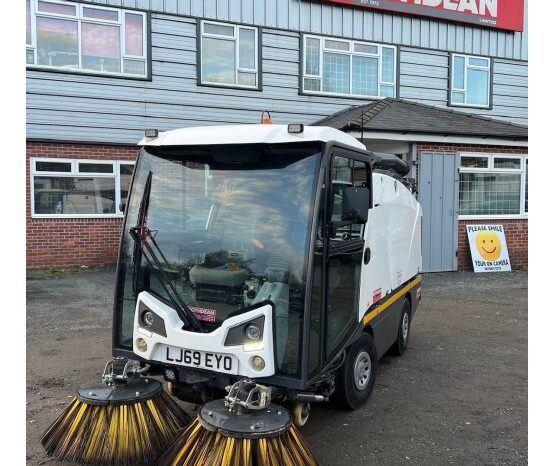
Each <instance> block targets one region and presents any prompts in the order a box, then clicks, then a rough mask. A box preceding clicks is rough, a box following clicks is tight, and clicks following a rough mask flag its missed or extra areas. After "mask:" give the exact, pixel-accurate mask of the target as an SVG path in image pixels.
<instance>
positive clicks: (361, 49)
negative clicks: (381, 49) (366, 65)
mask: <svg viewBox="0 0 555 466" xmlns="http://www.w3.org/2000/svg"><path fill="white" fill-rule="evenodd" d="M354 50H355V52H358V53H371V54H374V55H376V54H377V53H378V47H377V46H376V45H366V44H355V49H354Z"/></svg>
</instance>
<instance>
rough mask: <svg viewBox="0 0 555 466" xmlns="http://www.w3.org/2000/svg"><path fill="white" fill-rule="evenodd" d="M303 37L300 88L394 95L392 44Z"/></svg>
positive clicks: (394, 61)
mask: <svg viewBox="0 0 555 466" xmlns="http://www.w3.org/2000/svg"><path fill="white" fill-rule="evenodd" d="M303 40H304V54H303V55H304V56H303V64H302V66H303V68H302V76H303V79H302V86H303V92H305V93H310V94H327V95H351V96H354V97H371V98H380V97H395V95H396V75H397V57H396V55H397V49H396V48H395V47H390V46H385V45H380V44H370V43H366V42H358V41H352V40H343V39H328V38H324V37H317V36H308V35H305V36H304V39H303Z"/></svg>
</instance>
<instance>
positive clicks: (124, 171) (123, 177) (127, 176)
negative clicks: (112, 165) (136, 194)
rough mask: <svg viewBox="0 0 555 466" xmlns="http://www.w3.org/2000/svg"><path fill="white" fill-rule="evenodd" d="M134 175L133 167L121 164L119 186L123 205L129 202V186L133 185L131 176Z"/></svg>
mask: <svg viewBox="0 0 555 466" xmlns="http://www.w3.org/2000/svg"><path fill="white" fill-rule="evenodd" d="M132 175H133V165H130V164H125V165H124V164H121V165H120V166H119V186H120V199H121V202H122V203H124V204H125V203H126V202H127V195H128V194H129V186H130V185H131V176H132Z"/></svg>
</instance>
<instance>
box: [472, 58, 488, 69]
mask: <svg viewBox="0 0 555 466" xmlns="http://www.w3.org/2000/svg"><path fill="white" fill-rule="evenodd" d="M468 64H469V65H472V66H485V67H488V66H489V61H488V60H486V59H485V58H470V57H469V58H468Z"/></svg>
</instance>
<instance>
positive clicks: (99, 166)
mask: <svg viewBox="0 0 555 466" xmlns="http://www.w3.org/2000/svg"><path fill="white" fill-rule="evenodd" d="M79 172H80V173H114V166H113V165H112V164H108V163H79Z"/></svg>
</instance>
